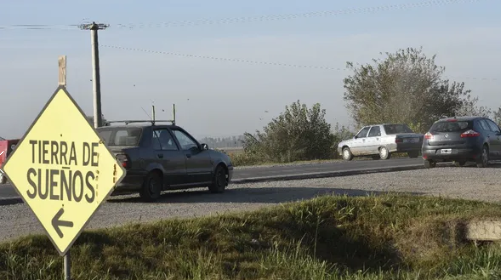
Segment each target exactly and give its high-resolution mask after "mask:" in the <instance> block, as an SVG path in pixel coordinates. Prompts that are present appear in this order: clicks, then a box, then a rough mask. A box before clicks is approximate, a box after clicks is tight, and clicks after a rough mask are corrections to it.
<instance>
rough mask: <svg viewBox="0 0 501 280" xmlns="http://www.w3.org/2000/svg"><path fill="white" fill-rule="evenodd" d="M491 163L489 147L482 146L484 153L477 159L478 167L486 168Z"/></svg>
mask: <svg viewBox="0 0 501 280" xmlns="http://www.w3.org/2000/svg"><path fill="white" fill-rule="evenodd" d="M488 165H489V148H487V146H484V147H483V148H482V155H481V156H480V158H479V159H478V160H477V167H480V168H484V167H487V166H488Z"/></svg>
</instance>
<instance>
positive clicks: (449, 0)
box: [117, 0, 482, 29]
mask: <svg viewBox="0 0 501 280" xmlns="http://www.w3.org/2000/svg"><path fill="white" fill-rule="evenodd" d="M478 1H482V0H431V1H425V2H416V3H407V4H395V5H385V6H375V7H368V8H352V9H346V10H328V11H317V12H309V13H300V14H288V15H267V16H254V17H237V18H225V19H202V20H194V21H181V22H165V23H156V24H155V23H146V24H145V23H140V24H117V26H118V27H120V28H129V29H134V28H145V27H146V28H151V27H157V28H160V27H182V26H197V25H210V24H227V23H241V22H252V21H280V20H293V19H298V18H310V17H321V16H335V15H345V14H360V13H375V12H382V11H390V10H403V9H409V8H420V7H427V6H436V5H442V4H456V3H459V2H478Z"/></svg>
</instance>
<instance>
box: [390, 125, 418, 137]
mask: <svg viewBox="0 0 501 280" xmlns="http://www.w3.org/2000/svg"><path fill="white" fill-rule="evenodd" d="M384 131H385V132H386V134H389V135H391V134H398V133H414V131H412V129H410V128H409V127H408V126H407V125H406V124H385V125H384Z"/></svg>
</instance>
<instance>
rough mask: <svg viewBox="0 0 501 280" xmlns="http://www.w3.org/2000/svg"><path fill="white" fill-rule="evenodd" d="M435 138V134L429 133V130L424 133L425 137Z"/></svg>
mask: <svg viewBox="0 0 501 280" xmlns="http://www.w3.org/2000/svg"><path fill="white" fill-rule="evenodd" d="M432 138H433V134H431V133H429V132H426V134H425V135H424V139H432Z"/></svg>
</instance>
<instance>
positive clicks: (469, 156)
mask: <svg viewBox="0 0 501 280" xmlns="http://www.w3.org/2000/svg"><path fill="white" fill-rule="evenodd" d="M440 150H441V149H423V151H422V153H423V159H427V160H435V161H456V160H475V159H477V158H478V157H480V155H481V154H482V150H480V149H475V148H458V149H451V153H450V154H442V153H441V152H440Z"/></svg>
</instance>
